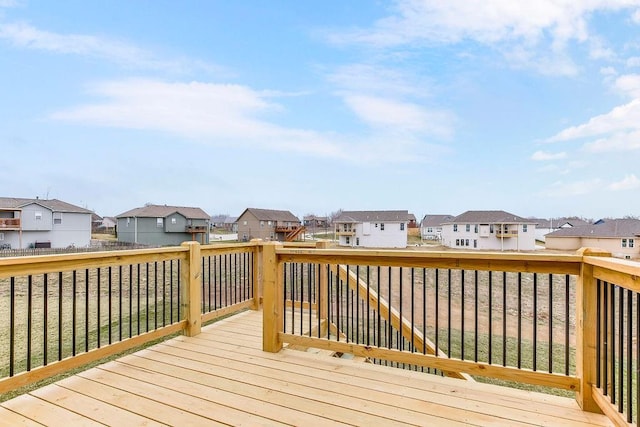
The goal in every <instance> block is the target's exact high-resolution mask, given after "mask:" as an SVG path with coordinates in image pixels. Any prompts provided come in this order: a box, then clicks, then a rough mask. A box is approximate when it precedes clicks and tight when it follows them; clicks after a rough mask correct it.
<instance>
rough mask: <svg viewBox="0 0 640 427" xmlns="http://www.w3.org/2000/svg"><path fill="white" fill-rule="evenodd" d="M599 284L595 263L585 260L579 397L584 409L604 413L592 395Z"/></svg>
mask: <svg viewBox="0 0 640 427" xmlns="http://www.w3.org/2000/svg"><path fill="white" fill-rule="evenodd" d="M578 255H582V256H583V257H585V256H611V254H610V253H608V252H606V251H603V250H601V249H593V248H582V249H579V250H578ZM596 309H597V287H596V281H595V278H594V277H593V266H592V265H589V264H586V263H585V262H584V261H583V262H582V265H581V267H580V276H579V277H578V283H577V285H576V375H577V377H578V378H579V380H580V390H578V391H577V392H576V401H577V402H578V404H579V405H580V407H581V408H582V410H583V411H588V412H596V413H602V410H601V409H600V407H599V406H598V404H597V402H596V401H595V400H594V398H593V395H592V385H593V384H595V383H596V356H597V352H596V346H597V345H598V342H597V341H596V325H597V322H598V318H597V315H596V314H597V311H596Z"/></svg>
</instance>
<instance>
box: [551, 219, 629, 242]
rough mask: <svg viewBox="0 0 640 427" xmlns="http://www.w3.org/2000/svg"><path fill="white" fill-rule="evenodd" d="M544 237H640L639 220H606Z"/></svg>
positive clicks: (564, 229)
mask: <svg viewBox="0 0 640 427" xmlns="http://www.w3.org/2000/svg"><path fill="white" fill-rule="evenodd" d="M546 237H611V238H620V237H640V220H638V219H607V220H603V221H602V222H599V223H598V224H588V225H582V226H577V227H569V228H560V229H559V230H556V231H554V232H552V233H549V234H547V235H546Z"/></svg>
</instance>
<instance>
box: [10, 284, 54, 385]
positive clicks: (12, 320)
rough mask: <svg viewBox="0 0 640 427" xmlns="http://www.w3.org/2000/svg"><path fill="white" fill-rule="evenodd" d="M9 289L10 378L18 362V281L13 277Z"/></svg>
mask: <svg viewBox="0 0 640 427" xmlns="http://www.w3.org/2000/svg"><path fill="white" fill-rule="evenodd" d="M9 288H10V294H9V376H10V377H12V376H13V375H14V373H15V360H16V279H15V277H13V276H11V278H10V279H9ZM61 342H62V341H61Z"/></svg>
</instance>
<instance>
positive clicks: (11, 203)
mask: <svg viewBox="0 0 640 427" xmlns="http://www.w3.org/2000/svg"><path fill="white" fill-rule="evenodd" d="M91 215H92V212H91V211H90V210H88V209H84V208H81V207H79V206H75V205H72V204H70V203H67V202H63V201H62V200H57V199H50V200H47V199H40V198H35V199H24V198H12V197H0V247H2V248H12V249H25V248H36V247H40V248H43V247H51V248H66V247H69V246H75V247H87V246H89V245H90V244H91Z"/></svg>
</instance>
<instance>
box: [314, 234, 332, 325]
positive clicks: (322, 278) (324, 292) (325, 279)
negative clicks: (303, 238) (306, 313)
mask: <svg viewBox="0 0 640 427" xmlns="http://www.w3.org/2000/svg"><path fill="white" fill-rule="evenodd" d="M328 247H329V242H326V241H324V242H317V243H316V249H327V248H328ZM326 267H327V266H326V264H320V266H319V268H320V272H319V274H318V284H317V290H316V295H318V301H320V304H319V306H318V307H317V311H316V312H317V316H318V319H320V320H321V321H322V320H327V318H328V313H327V307H328V304H327V299H328V298H329V275H328V273H327V268H326Z"/></svg>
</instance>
